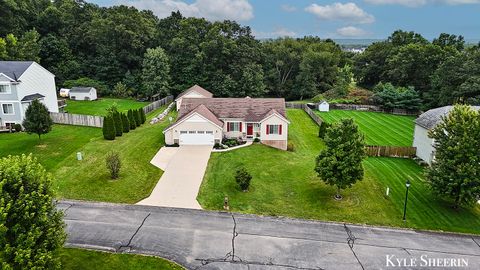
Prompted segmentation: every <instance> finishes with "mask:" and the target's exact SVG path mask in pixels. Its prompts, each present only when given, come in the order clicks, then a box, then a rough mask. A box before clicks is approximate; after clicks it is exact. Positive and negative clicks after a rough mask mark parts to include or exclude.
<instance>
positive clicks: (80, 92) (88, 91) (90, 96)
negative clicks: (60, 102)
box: [69, 87, 97, 100]
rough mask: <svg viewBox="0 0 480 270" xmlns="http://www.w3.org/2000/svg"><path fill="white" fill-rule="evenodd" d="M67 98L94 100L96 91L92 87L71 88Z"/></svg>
mask: <svg viewBox="0 0 480 270" xmlns="http://www.w3.org/2000/svg"><path fill="white" fill-rule="evenodd" d="M69 96H70V99H73V100H96V99H97V89H95V88H93V87H72V89H70V92H69Z"/></svg>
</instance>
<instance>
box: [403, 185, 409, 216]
mask: <svg viewBox="0 0 480 270" xmlns="http://www.w3.org/2000/svg"><path fill="white" fill-rule="evenodd" d="M405 186H406V187H407V191H406V192H405V204H404V206H403V221H406V220H407V201H408V188H410V180H407V182H406V183H405Z"/></svg>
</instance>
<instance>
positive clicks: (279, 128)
mask: <svg viewBox="0 0 480 270" xmlns="http://www.w3.org/2000/svg"><path fill="white" fill-rule="evenodd" d="M278 134H279V135H282V125H278Z"/></svg>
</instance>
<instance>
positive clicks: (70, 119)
mask: <svg viewBox="0 0 480 270" xmlns="http://www.w3.org/2000/svg"><path fill="white" fill-rule="evenodd" d="M50 116H51V117H52V120H53V122H54V123H56V124H63V125H74V126H87V127H100V128H101V127H102V126H103V117H102V116H94V115H84V114H71V113H55V112H51V113H50Z"/></svg>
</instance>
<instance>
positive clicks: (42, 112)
mask: <svg viewBox="0 0 480 270" xmlns="http://www.w3.org/2000/svg"><path fill="white" fill-rule="evenodd" d="M52 125H53V121H52V118H51V117H50V113H49V112H48V108H47V107H46V106H45V105H43V103H41V102H40V101H38V100H37V99H35V100H34V101H32V104H30V106H28V108H27V110H26V112H25V120H23V127H24V128H25V130H26V131H27V133H28V134H31V133H35V134H37V135H38V139H40V136H41V135H42V134H46V133H48V132H50V130H52Z"/></svg>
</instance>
